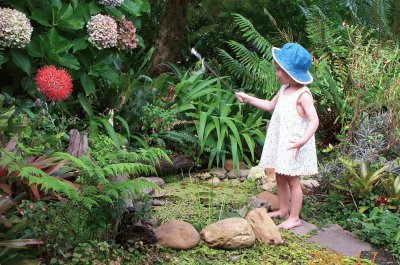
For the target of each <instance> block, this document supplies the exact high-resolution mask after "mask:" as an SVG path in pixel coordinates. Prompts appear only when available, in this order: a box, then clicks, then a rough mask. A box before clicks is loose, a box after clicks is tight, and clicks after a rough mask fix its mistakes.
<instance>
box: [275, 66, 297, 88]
mask: <svg viewBox="0 0 400 265" xmlns="http://www.w3.org/2000/svg"><path fill="white" fill-rule="evenodd" d="M274 65H275V68H276V72H275V75H276V77H278V79H279V81H280V82H281V84H282V85H284V84H292V83H293V79H292V78H291V77H290V76H289V75H288V74H287V73H286V72H285V71H284V70H283V69H282V68H281V67H280V66H279V64H277V63H276V62H274Z"/></svg>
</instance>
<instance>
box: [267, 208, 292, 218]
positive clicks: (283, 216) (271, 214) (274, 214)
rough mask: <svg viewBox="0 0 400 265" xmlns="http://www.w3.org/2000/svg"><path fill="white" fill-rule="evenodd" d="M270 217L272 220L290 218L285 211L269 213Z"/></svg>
mask: <svg viewBox="0 0 400 265" xmlns="http://www.w3.org/2000/svg"><path fill="white" fill-rule="evenodd" d="M268 216H269V217H271V218H275V217H280V218H287V217H288V212H285V211H281V210H278V211H275V212H269V213H268Z"/></svg>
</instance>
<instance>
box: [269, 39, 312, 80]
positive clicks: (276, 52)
mask: <svg viewBox="0 0 400 265" xmlns="http://www.w3.org/2000/svg"><path fill="white" fill-rule="evenodd" d="M280 51H281V49H279V48H277V47H272V57H273V58H274V60H275V62H276V63H277V64H278V65H279V67H280V68H282V69H283V71H285V73H287V74H288V75H289V76H290V78H292V79H293V80H294V81H295V82H297V83H299V84H303V85H307V84H310V83H312V81H313V77H312V75H311V74H310V72H309V71H307V73H299V72H296V73H294V70H293V69H291V67H290V66H289V65H288V64H286V63H285V61H284V60H282V58H281V56H280Z"/></svg>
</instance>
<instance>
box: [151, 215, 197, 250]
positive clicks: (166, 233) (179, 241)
mask: <svg viewBox="0 0 400 265" xmlns="http://www.w3.org/2000/svg"><path fill="white" fill-rule="evenodd" d="M156 236H157V240H158V243H160V244H161V245H163V246H165V247H169V248H174V249H191V248H193V247H195V246H197V244H198V243H199V242H200V235H199V233H197V231H196V229H195V228H194V227H193V226H192V225H191V224H189V223H187V222H184V221H180V220H173V221H169V222H167V223H165V224H163V225H161V226H159V227H157V229H156Z"/></svg>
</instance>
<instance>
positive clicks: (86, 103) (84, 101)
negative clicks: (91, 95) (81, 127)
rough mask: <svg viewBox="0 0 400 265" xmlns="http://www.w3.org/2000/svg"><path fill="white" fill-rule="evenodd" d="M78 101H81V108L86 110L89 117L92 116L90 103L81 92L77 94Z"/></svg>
mask: <svg viewBox="0 0 400 265" xmlns="http://www.w3.org/2000/svg"><path fill="white" fill-rule="evenodd" d="M78 99H79V102H80V103H81V106H82V108H83V109H84V110H85V111H86V113H87V114H88V116H89V117H94V115H93V109H92V105H91V104H90V102H89V100H88V98H87V97H86V96H84V95H83V94H82V93H79V95H78Z"/></svg>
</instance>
